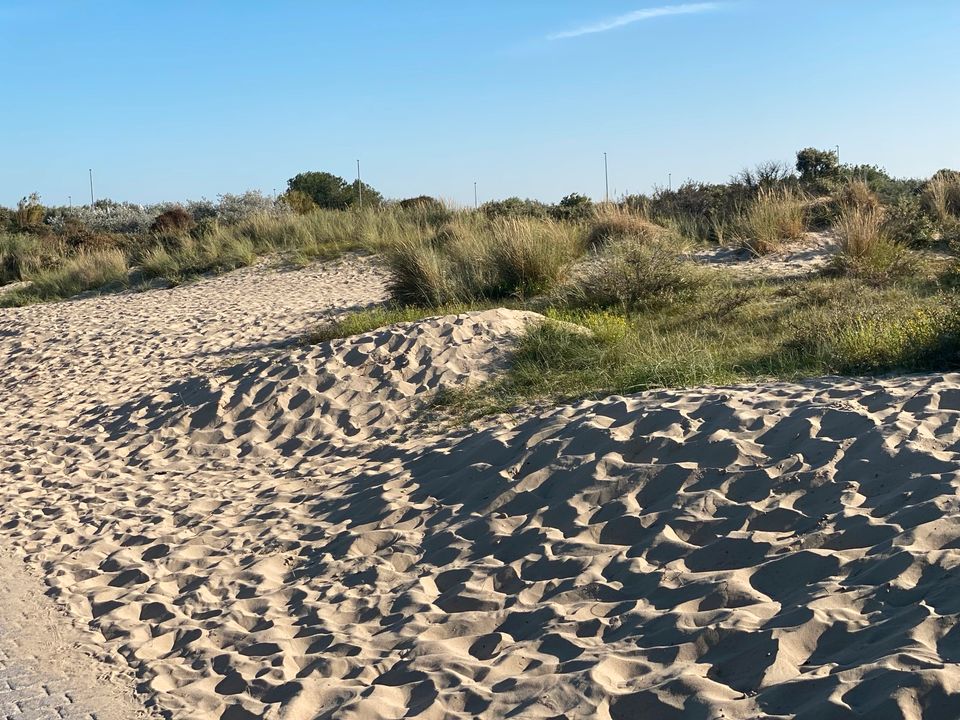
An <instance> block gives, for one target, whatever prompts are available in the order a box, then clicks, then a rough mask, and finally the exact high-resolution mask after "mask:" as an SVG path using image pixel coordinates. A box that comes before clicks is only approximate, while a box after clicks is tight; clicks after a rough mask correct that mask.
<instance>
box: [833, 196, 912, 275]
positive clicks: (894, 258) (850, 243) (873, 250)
mask: <svg viewBox="0 0 960 720" xmlns="http://www.w3.org/2000/svg"><path fill="white" fill-rule="evenodd" d="M835 230H836V235H837V240H838V242H839V244H840V252H839V253H838V254H837V256H836V258H835V259H834V266H835V268H836V269H838V270H839V271H841V272H843V273H846V274H850V275H855V276H858V277H861V278H863V279H864V280H867V281H870V282H875V283H876V282H883V281H885V280H888V279H889V278H891V277H894V276H896V275H903V274H904V273H906V272H909V270H910V266H911V264H912V257H911V255H910V254H909V253H908V252H907V250H906V248H904V247H903V246H901V245H900V244H899V243H898V242H896V241H895V240H893V239H892V238H891V237H890V235H889V233H888V232H887V229H886V218H885V214H884V211H883V208H882V207H880V206H879V205H874V204H872V203H864V202H861V203H858V204H850V205H846V206H845V207H843V208H842V210H841V211H840V217H839V219H838V220H837V223H836V226H835Z"/></svg>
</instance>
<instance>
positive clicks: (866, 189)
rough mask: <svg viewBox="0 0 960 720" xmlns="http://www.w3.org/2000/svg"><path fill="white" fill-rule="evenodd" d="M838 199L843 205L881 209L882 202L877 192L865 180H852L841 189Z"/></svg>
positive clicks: (872, 209)
mask: <svg viewBox="0 0 960 720" xmlns="http://www.w3.org/2000/svg"><path fill="white" fill-rule="evenodd" d="M837 200H838V201H839V203H840V206H841V207H855V208H861V209H863V210H871V211H880V210H881V209H882V204H881V203H880V198H879V197H877V194H876V193H875V192H873V190H871V189H870V186H869V185H867V183H865V182H864V181H863V180H851V181H850V182H848V183H847V184H846V185H844V187H843V188H842V189H841V190H840V192H839V194H838V197H837Z"/></svg>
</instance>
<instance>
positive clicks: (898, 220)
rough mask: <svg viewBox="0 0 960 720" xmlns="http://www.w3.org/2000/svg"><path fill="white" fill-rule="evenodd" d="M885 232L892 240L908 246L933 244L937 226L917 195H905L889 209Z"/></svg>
mask: <svg viewBox="0 0 960 720" xmlns="http://www.w3.org/2000/svg"><path fill="white" fill-rule="evenodd" d="M884 227H885V230H886V232H887V234H888V235H889V236H890V238H891V239H892V240H894V241H895V242H899V243H901V244H903V245H906V246H912V247H917V246H922V245H926V244H928V243H931V242H933V240H934V236H935V234H936V226H935V225H934V222H933V220H932V219H931V217H930V215H929V214H928V213H927V212H926V211H925V210H924V208H923V204H922V203H921V202H920V199H919V198H918V197H917V196H916V195H904V196H902V197H899V198H897V200H896V201H895V202H894V204H893V205H891V206H888V207H887V219H886V223H885V226H884Z"/></svg>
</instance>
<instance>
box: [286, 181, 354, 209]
mask: <svg viewBox="0 0 960 720" xmlns="http://www.w3.org/2000/svg"><path fill="white" fill-rule="evenodd" d="M287 189H288V191H297V192H301V193H303V194H304V195H306V196H307V197H309V198H310V199H311V200H313V202H314V203H316V204H317V206H318V207H322V208H327V209H329V210H342V209H343V208H345V207H347V193H346V189H347V183H346V181H345V180H344V179H343V178H342V177H338V176H336V175H334V174H333V173H328V172H304V173H299V174H298V175H296V176H294V177H292V178H290V179H289V180H287Z"/></svg>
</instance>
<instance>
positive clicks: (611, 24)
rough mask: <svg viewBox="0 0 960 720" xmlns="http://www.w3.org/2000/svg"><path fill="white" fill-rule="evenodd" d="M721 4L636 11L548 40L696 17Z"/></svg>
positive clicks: (695, 4)
mask: <svg viewBox="0 0 960 720" xmlns="http://www.w3.org/2000/svg"><path fill="white" fill-rule="evenodd" d="M720 5H721V3H716V2H700V3H684V4H683V5H666V6H664V7H655V8H645V9H643V10H634V11H633V12H629V13H627V14H626V15H620V16H618V17H615V18H610V19H608V20H601V21H599V22H596V23H593V24H591V25H584V26H582V27H578V28H576V29H574V30H566V31H564V32H559V33H554V34H553V35H548V36H547V39H548V40H565V39H567V38H575V37H580V36H581V35H591V34H593V33H602V32H607V30H613V29H615V28H619V27H623V26H624V25H630V24H632V23H635V22H641V21H643V20H653V19H654V18H658V17H666V16H668V15H696V14H699V13H705V12H710V11H712V10H717V9H718V8H719V7H720Z"/></svg>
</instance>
